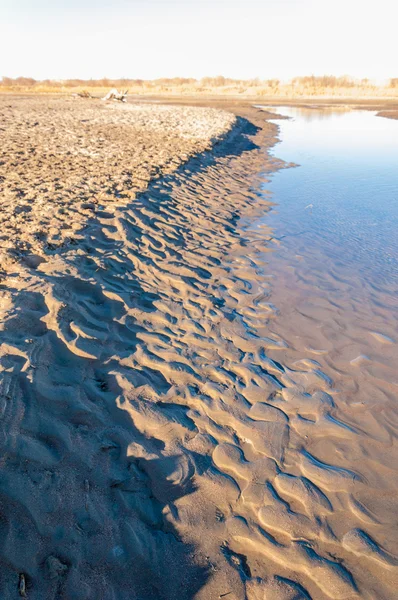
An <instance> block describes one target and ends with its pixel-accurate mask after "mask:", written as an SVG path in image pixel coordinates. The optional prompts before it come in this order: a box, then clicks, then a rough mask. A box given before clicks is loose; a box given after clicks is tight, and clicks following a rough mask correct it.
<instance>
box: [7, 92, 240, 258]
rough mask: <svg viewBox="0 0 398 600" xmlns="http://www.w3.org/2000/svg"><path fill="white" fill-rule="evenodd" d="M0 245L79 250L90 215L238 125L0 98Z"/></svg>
mask: <svg viewBox="0 0 398 600" xmlns="http://www.w3.org/2000/svg"><path fill="white" fill-rule="evenodd" d="M0 116H1V121H2V127H1V129H0V165H1V179H0V194H1V198H2V206H1V209H2V210H1V215H0V226H1V230H2V232H1V236H0V245H1V249H2V250H7V249H8V248H10V249H11V250H13V251H14V253H15V251H17V252H18V251H19V252H23V253H28V254H29V253H30V254H32V253H33V254H38V255H39V256H40V255H41V254H42V252H43V251H44V250H45V249H56V248H58V247H60V246H62V245H65V244H70V243H76V242H77V241H78V239H81V236H80V238H78V236H77V232H78V231H79V230H80V229H81V227H82V224H83V223H84V222H85V221H86V220H87V217H88V216H89V215H90V214H92V213H95V212H96V211H97V210H101V209H103V208H104V207H105V206H107V205H113V207H115V206H116V205H119V204H120V205H121V204H123V203H125V202H128V201H130V200H132V199H134V197H135V196H136V194H137V193H138V192H142V191H143V190H144V189H146V187H147V186H148V183H149V182H150V181H151V180H153V179H156V178H158V177H160V176H162V175H165V174H167V173H171V172H172V171H174V170H175V169H177V168H178V167H179V166H180V165H181V164H182V163H183V162H185V161H186V160H188V158H189V157H190V156H192V155H194V154H197V153H200V152H203V151H205V150H208V149H209V148H211V147H212V145H213V144H214V143H215V142H216V141H217V140H219V139H220V138H221V137H222V136H223V135H225V133H226V132H227V131H229V129H231V127H233V126H234V124H235V117H234V116H233V115H231V114H230V113H228V112H226V111H221V110H215V109H212V108H195V107H183V106H178V107H177V106H175V107H172V106H159V105H148V104H146V105H143V104H141V105H139V104H136V105H132V104H129V105H123V104H112V103H103V102H100V101H99V100H81V99H76V100H73V99H70V98H45V97H44V98H43V97H28V98H22V97H21V98H14V97H2V98H0ZM111 210H112V209H111Z"/></svg>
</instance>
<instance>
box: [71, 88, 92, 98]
mask: <svg viewBox="0 0 398 600" xmlns="http://www.w3.org/2000/svg"><path fill="white" fill-rule="evenodd" d="M72 96H73V97H74V98H92V95H91V94H90V92H88V91H87V90H83V91H82V92H76V94H72Z"/></svg>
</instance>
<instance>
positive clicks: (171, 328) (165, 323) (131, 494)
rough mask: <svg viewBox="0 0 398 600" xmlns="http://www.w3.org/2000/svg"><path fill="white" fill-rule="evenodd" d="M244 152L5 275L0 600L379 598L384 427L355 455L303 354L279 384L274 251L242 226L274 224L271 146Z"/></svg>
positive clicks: (177, 179)
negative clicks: (269, 198) (22, 599)
mask: <svg viewBox="0 0 398 600" xmlns="http://www.w3.org/2000/svg"><path fill="white" fill-rule="evenodd" d="M253 116H254V117H255V115H253ZM242 126H243V124H242ZM250 132H251V133H252V134H253V135H254V133H255V131H253V127H251V128H250V127H249V126H248V125H246V130H245V129H243V131H242V129H241V130H240V131H239V130H237V131H236V133H235V135H232V136H231V137H230V138H229V139H228V141H227V142H225V143H224V145H222V146H220V147H219V149H218V151H217V153H216V154H215V155H214V158H212V157H210V156H208V157H207V158H206V159H204V158H203V157H202V158H201V159H200V160H199V159H198V160H191V161H190V163H189V165H187V166H186V167H185V168H183V169H180V170H179V171H178V173H177V174H174V175H172V176H168V177H166V178H165V179H163V180H162V181H161V182H159V183H157V184H156V183H155V184H152V185H151V186H150V188H149V190H148V191H147V192H146V193H145V194H143V195H141V196H139V198H137V199H136V200H135V201H134V202H131V203H129V204H127V206H125V207H123V208H116V209H115V210H114V211H112V212H107V211H106V210H104V211H102V212H101V211H100V212H98V213H97V215H96V218H95V219H92V220H91V221H90V222H89V223H88V224H87V227H86V230H85V233H84V237H83V239H82V241H81V243H80V244H79V245H78V246H76V247H75V248H69V249H68V250H67V251H66V250H65V251H63V252H58V253H53V254H51V253H48V254H47V255H43V257H44V260H43V261H42V262H40V264H38V265H37V267H36V268H31V267H30V266H27V265H26V264H23V263H20V262H19V263H15V264H14V265H13V266H12V268H10V269H9V271H8V272H7V273H6V274H5V275H4V279H3V281H2V289H1V293H2V305H1V306H2V311H3V329H2V345H1V357H0V364H1V367H0V368H1V373H2V383H1V385H2V388H1V392H2V396H1V398H2V405H1V411H2V421H1V423H2V428H1V439H2V455H1V464H2V480H1V495H0V511H1V513H0V514H1V526H2V534H3V535H2V550H1V569H0V586H1V589H2V590H3V592H2V593H3V596H4V597H10V598H11V597H15V596H16V594H17V591H16V590H17V589H18V587H17V586H18V581H19V577H21V575H23V576H24V578H25V579H26V588H27V593H28V596H29V598H32V599H43V598H54V599H55V598H57V599H58V598H68V599H72V598H76V599H79V600H83V599H87V600H89V599H93V600H94V599H98V598H104V599H108V598H109V599H115V600H116V599H117V600H123V599H125V600H127V599H128V600H131V599H132V598H137V599H139V600H144V599H151V598H153V599H170V600H172V599H175V598H185V599H187V600H188V599H192V598H197V599H201V600H209V599H210V598H220V597H226V598H231V599H232V598H235V599H239V600H244V599H245V598H248V599H249V600H263V599H265V598H267V600H268V599H273V600H289V599H290V600H293V598H294V599H298V598H303V599H304V598H316V599H320V600H322V599H326V598H331V599H333V600H339V599H341V600H344V599H346V598H347V599H348V598H355V597H363V598H375V597H377V598H385V599H386V600H387V599H389V600H391V598H392V597H393V594H394V591H393V590H394V585H396V582H397V580H396V572H397V571H396V560H397V559H396V554H394V551H393V550H392V549H391V548H390V547H389V546H388V544H386V547H382V543H384V542H382V541H383V540H384V539H386V540H388V530H389V528H390V527H391V524H392V523H394V522H395V519H396V515H395V514H394V511H393V510H389V507H392V501H393V495H394V494H393V492H394V489H395V490H396V487H397V475H396V469H393V468H391V467H383V466H380V465H374V477H373V478H371V477H369V473H368V472H367V473H366V475H365V474H364V473H363V472H362V464H361V460H360V459H361V455H362V453H366V443H367V440H368V439H369V436H370V438H371V439H373V438H372V436H373V437H378V438H379V439H381V438H383V442H385V443H386V451H387V448H388V446H389V445H392V444H393V436H392V431H393V429H394V428H395V425H396V424H395V425H394V423H393V422H392V421H391V422H390V425H389V427H390V429H389V430H386V429H385V428H383V426H382V424H381V425H380V427H379V430H376V429H375V431H374V432H371V434H368V433H367V432H365V431H364V429H363V424H362V423H360V422H359V421H358V422H356V420H355V418H349V413H347V414H342V412H341V411H340V410H339V408H338V406H337V404H336V401H335V394H336V390H335V387H334V383H333V380H332V379H331V377H330V376H329V375H328V373H327V372H326V371H325V370H324V369H323V368H321V367H320V364H319V363H318V362H317V361H316V360H314V358H313V355H312V354H310V353H308V354H307V355H305V354H303V355H302V356H301V359H300V360H297V361H296V362H295V363H294V364H290V363H289V364H284V362H283V360H282V358H283V353H284V352H285V351H286V349H287V346H288V344H287V342H286V340H284V339H282V338H281V337H280V336H278V335H277V334H275V333H271V331H270V323H272V322H274V321H275V320H277V319H278V313H277V310H276V308H275V307H274V306H273V305H272V304H271V303H269V294H270V289H271V285H272V284H271V281H272V280H270V281H268V282H267V279H266V277H264V268H265V258H264V257H265V256H266V252H267V249H268V242H267V239H269V237H270V235H271V232H268V233H269V236H268V238H267V235H266V232H265V231H264V230H263V231H262V233H261V235H260V234H256V233H250V232H248V231H246V232H245V231H243V230H242V229H241V223H242V224H243V222H244V221H239V219H240V218H241V217H242V218H245V219H250V218H252V217H253V216H254V215H256V214H258V213H260V212H264V211H267V210H269V207H270V205H269V204H268V203H267V202H266V201H265V200H264V199H262V198H261V197H259V195H258V194H257V193H256V190H257V189H258V185H259V178H258V173H259V172H260V170H261V168H262V166H263V165H264V161H265V156H264V147H266V145H267V143H269V140H270V139H271V138H272V136H273V133H274V129H273V127H272V126H266V127H265V129H264V130H263V131H259V132H257V135H256V137H255V138H253V139H254V141H255V142H256V144H257V145H258V146H257V147H256V146H254V144H253V142H251V141H250V139H249V137H248V136H247V133H250ZM270 352H272V358H271V356H270ZM278 353H280V354H281V360H278V358H277V356H278ZM395 433H396V432H395ZM314 438H317V439H319V438H320V439H322V440H323V442H322V443H323V444H325V446H327V447H328V448H329V451H328V452H327V459H326V458H325V457H324V456H321V455H319V454H318V453H317V452H315V451H314V450H313V448H312V444H311V442H312V440H313V439H314ZM318 447H319V445H318V446H317V448H318ZM369 451H370V452H371V449H370V450H369ZM378 494H382V495H383V498H384V502H385V507H386V510H385V511H384V512H383V514H380V512H379V511H378V510H377V509H375V508H374V504H375V500H374V499H375V497H376V496H377V495H378Z"/></svg>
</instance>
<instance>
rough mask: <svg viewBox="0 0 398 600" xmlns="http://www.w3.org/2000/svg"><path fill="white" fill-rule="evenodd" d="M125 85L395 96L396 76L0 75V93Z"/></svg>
mask: <svg viewBox="0 0 398 600" xmlns="http://www.w3.org/2000/svg"><path fill="white" fill-rule="evenodd" d="M113 87H116V88H125V89H128V90H129V94H133V95H139V96H151V95H165V96H166V95H167V96H173V95H175V96H192V95H194V96H196V95H203V96H243V97H256V98H259V97H268V98H270V97H272V98H275V97H279V98H309V97H311V98H322V97H324V98H363V97H366V98H380V97H382V98H397V97H398V78H393V79H390V81H389V82H388V83H387V84H385V85H376V84H374V83H372V82H371V81H370V80H369V79H361V80H355V79H352V78H350V77H334V76H327V75H325V76H322V77H316V76H314V75H311V76H306V77H296V78H294V79H292V80H291V81H289V82H281V81H279V80H278V79H268V80H264V81H262V80H260V79H252V80H237V79H228V78H226V77H222V76H219V77H204V78H203V79H201V80H197V79H188V78H183V77H175V78H173V79H155V80H152V81H149V80H143V79H106V78H105V79H90V80H82V79H68V80H64V81H54V80H44V81H36V80H35V79H32V78H29V77H18V78H16V79H11V78H10V77H3V78H2V80H1V81H0V93H1V92H3V93H7V92H9V93H18V92H19V93H23V94H30V93H64V94H65V93H78V92H81V91H82V90H87V91H89V92H90V93H91V94H93V95H97V96H102V95H104V94H105V93H106V92H108V91H109V89H110V88H113Z"/></svg>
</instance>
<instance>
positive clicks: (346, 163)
mask: <svg viewBox="0 0 398 600" xmlns="http://www.w3.org/2000/svg"><path fill="white" fill-rule="evenodd" d="M277 111H278V113H279V114H282V115H284V116H286V117H289V119H287V120H278V121H277V122H278V124H279V127H280V139H281V142H280V143H279V144H278V145H277V146H276V147H275V149H274V153H275V154H276V155H277V156H278V157H279V158H282V159H284V160H286V161H287V162H294V163H297V164H299V165H300V166H299V167H298V168H296V169H287V170H282V171H279V172H278V173H276V174H275V175H274V176H273V178H272V183H271V185H270V186H268V189H270V190H271V191H272V193H273V199H274V200H275V201H276V202H277V208H276V209H275V210H274V211H273V212H272V214H271V216H267V222H268V224H271V225H272V226H273V227H274V229H275V235H276V237H278V238H282V237H283V238H284V245H286V243H287V242H288V246H289V248H290V249H292V250H294V251H297V252H301V251H303V248H305V247H307V246H311V248H312V250H314V248H316V252H312V260H313V262H314V264H313V266H314V267H319V266H321V265H322V264H325V261H326V263H331V262H333V263H334V265H335V266H336V265H338V266H339V271H340V273H341V274H342V275H343V273H344V275H345V276H350V275H351V274H352V273H353V272H354V273H355V274H357V273H358V272H359V273H361V274H362V275H363V276H364V277H365V276H366V277H370V278H372V279H374V280H376V281H380V280H383V281H385V282H388V281H389V280H390V279H391V278H395V277H397V274H398V260H397V259H398V235H397V225H398V168H397V167H398V121H393V120H391V119H384V118H381V117H376V116H375V113H373V112H370V111H359V110H348V111H346V110H342V109H337V110H336V109H329V110H328V109H311V108H297V107H283V108H278V109H277ZM287 237H288V238H293V237H294V238H296V239H295V240H291V239H289V240H287V239H286V238H287Z"/></svg>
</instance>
